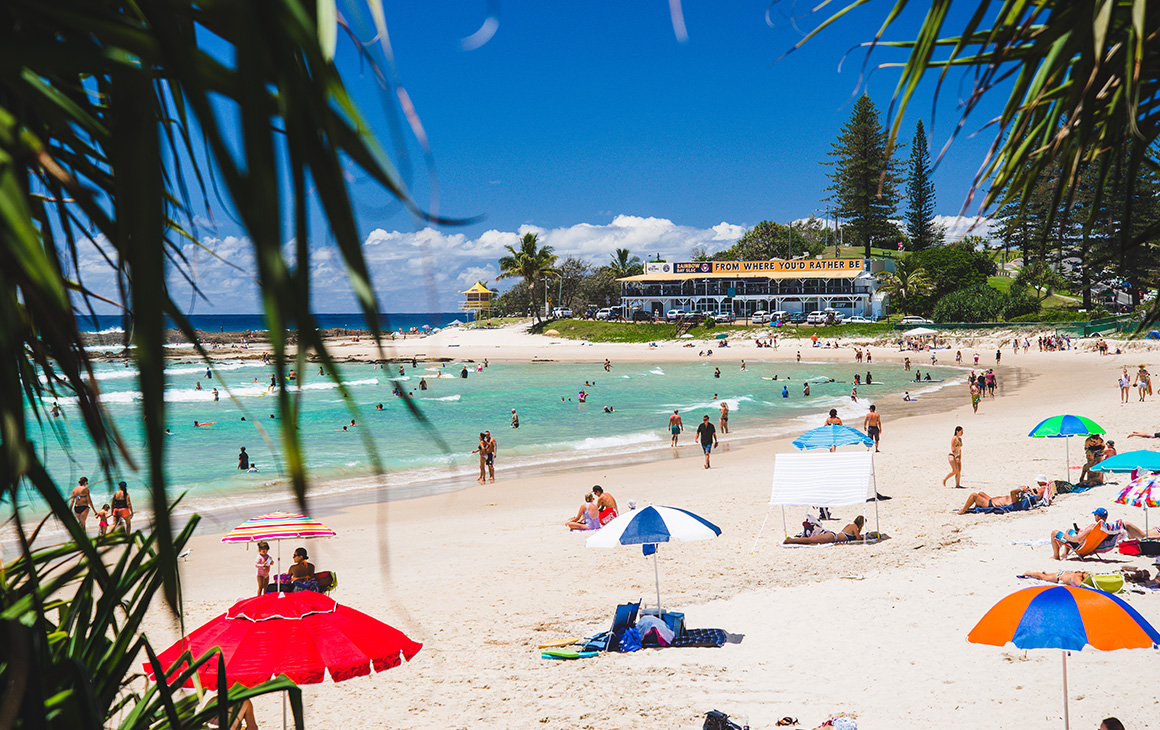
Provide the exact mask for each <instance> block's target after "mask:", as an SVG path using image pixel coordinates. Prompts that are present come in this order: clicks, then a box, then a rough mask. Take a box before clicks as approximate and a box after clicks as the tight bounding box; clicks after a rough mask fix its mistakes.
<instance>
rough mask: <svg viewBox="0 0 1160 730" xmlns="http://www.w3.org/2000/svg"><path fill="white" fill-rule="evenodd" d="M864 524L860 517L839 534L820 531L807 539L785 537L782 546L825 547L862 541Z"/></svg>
mask: <svg viewBox="0 0 1160 730" xmlns="http://www.w3.org/2000/svg"><path fill="white" fill-rule="evenodd" d="M864 524H866V519H865V518H864V517H862V515H858V516H857V517H855V518H854V521H853V522H851V523H850V524H848V525H846V526H845V527H843V528H842V531H841V532H833V531H832V530H822V531H821V532H819V533H817V534H814V535H810V536H809V537H787V538H786V539H785V542H784V543H782V544H783V545H826V544H829V543H832V542H850V541H852V540H861V539H862V526H863V525H864Z"/></svg>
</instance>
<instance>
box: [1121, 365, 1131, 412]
mask: <svg viewBox="0 0 1160 730" xmlns="http://www.w3.org/2000/svg"><path fill="white" fill-rule="evenodd" d="M1131 389H1132V378H1131V376H1130V375H1128V368H1124V374H1123V375H1121V376H1120V405H1124V404H1125V403H1127V402H1128V393H1129V392H1130V391H1131Z"/></svg>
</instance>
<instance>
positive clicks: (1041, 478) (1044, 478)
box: [1035, 474, 1048, 484]
mask: <svg viewBox="0 0 1160 730" xmlns="http://www.w3.org/2000/svg"><path fill="white" fill-rule="evenodd" d="M1035 481H1037V482H1039V483H1040V484H1047V481H1048V480H1047V475H1046V474H1040V475H1039V476H1037V477H1035Z"/></svg>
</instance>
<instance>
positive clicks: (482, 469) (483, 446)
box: [471, 433, 491, 484]
mask: <svg viewBox="0 0 1160 730" xmlns="http://www.w3.org/2000/svg"><path fill="white" fill-rule="evenodd" d="M490 446H491V444H490V443H489V442H488V440H487V439H486V438H484V436H483V434H482V433H481V434H479V448H478V449H476V450H474V451H472V452H471V453H473V454H479V478H478V479H476V480H475V481H477V482H479V483H480V484H483V483H484V480H485V479H486V478H487V452H488V448H489V447H490Z"/></svg>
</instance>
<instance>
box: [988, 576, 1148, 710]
mask: <svg viewBox="0 0 1160 730" xmlns="http://www.w3.org/2000/svg"><path fill="white" fill-rule="evenodd" d="M967 641H969V642H971V643H972V644H990V645H991V646H1006V645H1007V644H1008V643H1010V644H1014V645H1015V646H1016V647H1017V648H1019V649H1062V650H1063V651H1062V653H1063V727H1064V728H1065V729H1066V728H1067V727H1068V717H1067V652H1069V651H1082V650H1083V649H1085V648H1086V647H1089V646H1090V647H1091V648H1093V649H1099V650H1100V651H1112V650H1115V649H1152V648H1156V646H1157V644H1160V632H1157V631H1156V629H1155V628H1153V627H1152V625H1151V624H1149V623H1148V622H1147V621H1146V620H1145V619H1144V617H1143V616H1141V615H1140V614H1139V613H1138V612H1137V611H1136V609H1134V608H1132V607H1131V606H1129V605H1128V604H1127V603H1125V602H1124V601H1123V600H1121V599H1119V598H1117V597H1116V596H1113V595H1110V594H1108V593H1104V592H1102V591H1097V590H1092V589H1091V588H1077V587H1074V586H1040V587H1037V588H1025V589H1023V590H1021V591H1017V592H1015V593H1012V594H1011V595H1009V596H1007V597H1006V598H1004V599H1003V600H1001V601H999V602H998V603H997V604H995V606H994V607H993V608H991V610H990V611H988V612H987V615H986V616H983V619H982V620H981V621H979V623H978V624H977V625H976V626H975V628H973V629H971V633H969V634H967Z"/></svg>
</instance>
